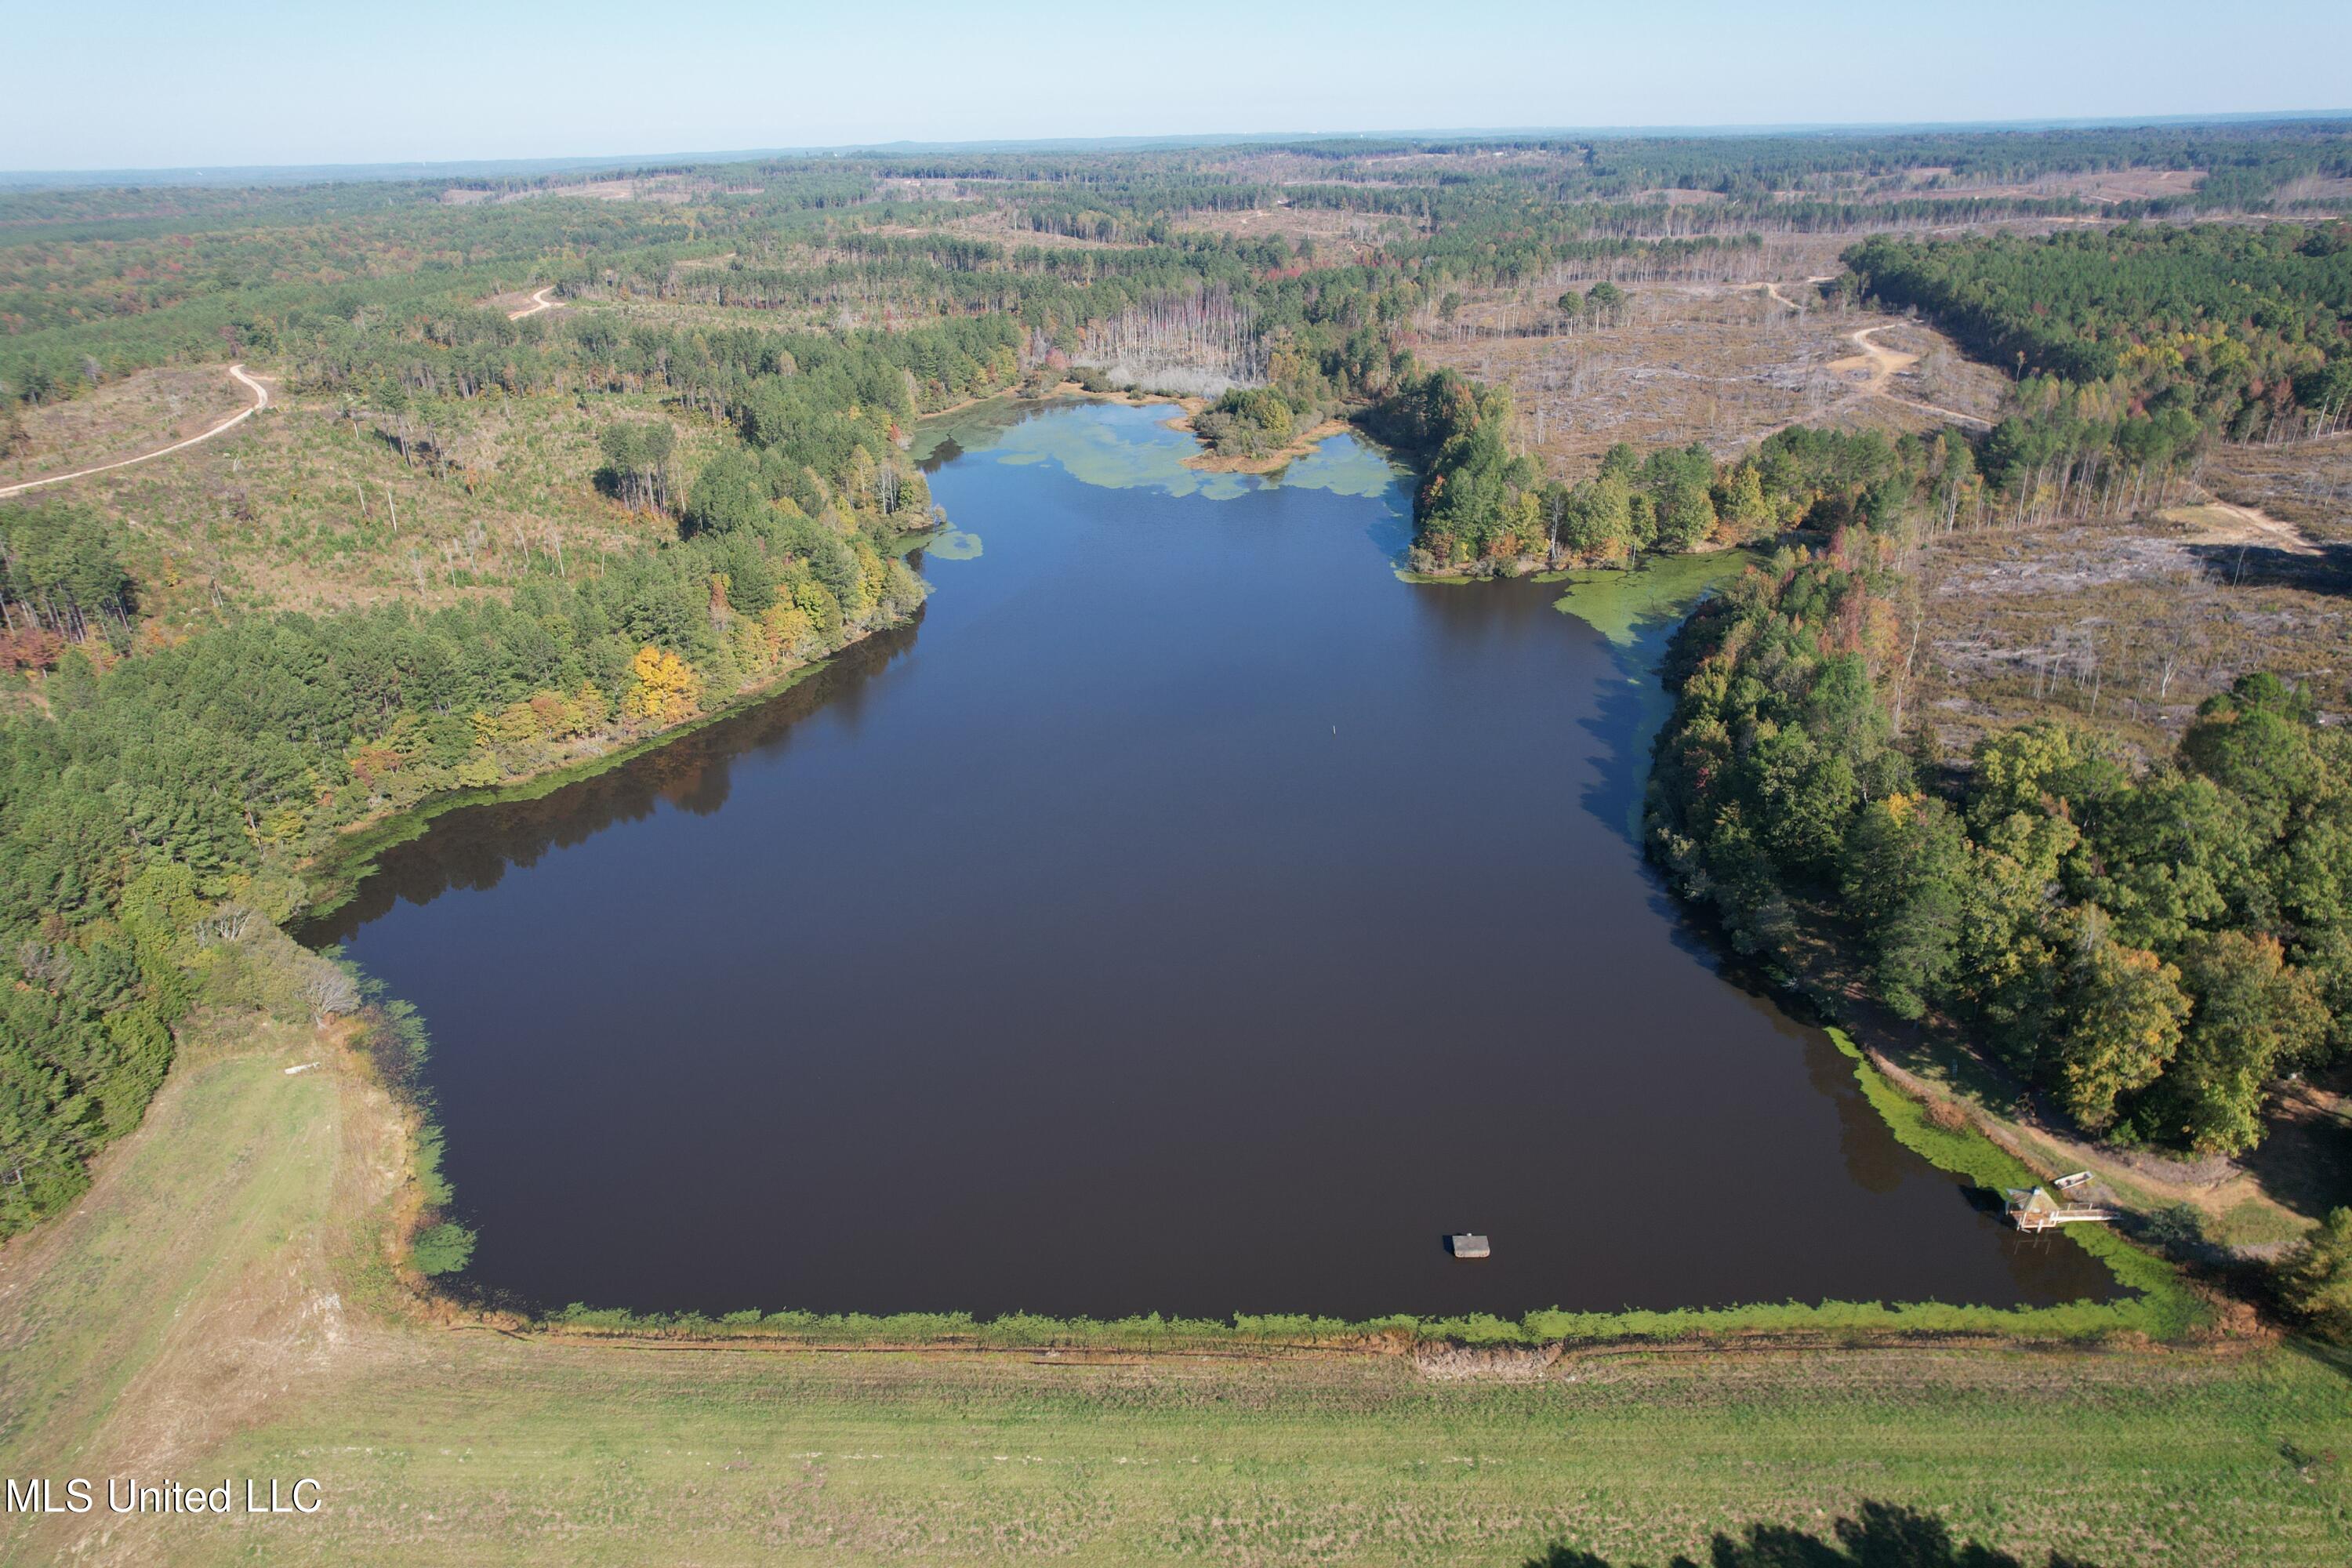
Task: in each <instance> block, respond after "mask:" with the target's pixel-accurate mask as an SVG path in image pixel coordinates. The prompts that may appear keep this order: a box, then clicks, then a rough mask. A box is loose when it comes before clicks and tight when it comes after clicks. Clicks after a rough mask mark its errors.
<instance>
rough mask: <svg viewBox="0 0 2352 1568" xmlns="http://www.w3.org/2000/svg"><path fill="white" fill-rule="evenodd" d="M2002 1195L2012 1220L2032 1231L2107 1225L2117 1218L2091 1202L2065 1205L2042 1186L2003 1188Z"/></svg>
mask: <svg viewBox="0 0 2352 1568" xmlns="http://www.w3.org/2000/svg"><path fill="white" fill-rule="evenodd" d="M2086 1180H2087V1178H2078V1179H2076V1180H2074V1182H2072V1183H2071V1184H2068V1185H2071V1186H2075V1187H2079V1186H2082V1185H2083V1184H2084V1181H2086ZM2001 1195H2002V1197H2003V1198H2004V1199H2005V1200H2006V1201H2005V1203H2004V1204H2003V1205H2002V1210H2001V1212H2002V1213H2003V1214H2004V1215H2007V1216H2008V1218H2009V1223H2010V1224H2011V1225H2013V1226H2016V1227H2017V1228H2018V1229H2020V1230H2021V1231H2025V1232H2028V1233H2029V1234H2031V1233H2032V1232H2036V1231H2044V1230H2055V1229H2057V1228H2058V1227H2059V1226H2062V1225H2100V1224H2105V1223H2108V1222H2111V1221H2112V1220H2114V1218H2115V1217H2116V1213H2115V1210H2113V1209H2103V1208H2099V1207H2097V1206H2096V1205H2092V1204H2062V1203H2060V1202H2059V1201H2058V1200H2057V1199H2055V1198H2053V1197H2052V1196H2051V1195H2050V1194H2048V1193H2046V1192H2044V1191H2042V1189H2041V1188H2040V1187H2034V1188H2032V1189H2031V1190H2026V1189H2021V1188H2018V1187H2004V1188H2003V1189H2001Z"/></svg>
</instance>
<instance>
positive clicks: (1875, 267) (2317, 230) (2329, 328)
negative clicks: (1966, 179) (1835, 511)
mask: <svg viewBox="0 0 2352 1568" xmlns="http://www.w3.org/2000/svg"><path fill="white" fill-rule="evenodd" d="M1845 259H1846V264H1847V266H1848V267H1850V268H1852V269H1853V272H1854V273H1855V274H1856V275H1857V277H1858V278H1859V279H1860V281H1861V283H1862V286H1863V287H1864V289H1866V290H1867V291H1868V292H1870V293H1871V294H1873V295H1874V296H1876V297H1877V299H1878V300H1880V301H1881V302H1883V303H1885V304H1886V305H1889V306H1893V307H1895V308H1897V309H1900V308H1903V307H1906V306H1916V308H1918V309H1919V310H1923V311H1925V312H1927V314H1929V315H1931V316H1933V317H1934V318H1936V320H1937V321H1938V322H1939V323H1940V324H1941V325H1943V326H1944V327H1945V329H1946V330H1947V331H1950V332H1951V333H1952V334H1953V335H1954V336H1955V337H1957V338H1958V339H1959V341H1960V342H1961V343H1962V344H1963V345H1964V346H1966V347H1967V348H1968V349H1969V351H1970V352H1971V353H1974V354H1976V355H1978V356H1979V357H1980V358H1983V359H1987V360H1990V361H1991V362H1992V363H1995V364H1999V365H2001V366H2003V367H2004V368H2009V369H2013V370H2016V371H2018V372H2019V373H2021V376H2023V377H2024V380H2023V384H2021V386H2020V388H2019V395H2018V401H2019V403H2020V405H2021V416H2020V417H2019V418H2017V419H2014V420H2011V421H2010V422H2008V423H2007V424H2005V425H2004V426H2003V427H2002V428H2001V429H2000V430H1998V431H1996V432H1995V436H1994V440H1993V447H1995V448H1996V450H1997V451H1998V452H1999V453H2000V456H1999V457H1996V458H1993V459H1992V460H1991V461H1990V462H1989V464H1988V466H1989V467H1990V468H1995V469H1996V470H1998V471H2002V472H2004V473H2005V472H2006V471H2007V469H2008V468H2010V467H2011V466H2016V467H2026V466H2031V465H2032V464H2034V463H2035V462H2038V461H2042V460H2046V457H2047V454H2042V453H2036V452H2034V451H2032V449H2031V448H2032V447H2033V446H2034V445H2035V444H2037V443H2040V444H2043V445H2048V444H2050V443H2051V442H2052V441H2053V440H2054V441H2055V442H2056V443H2057V444H2058V445H2059V446H2062V447H2074V448H2084V447H2086V446H2087V445H2088V444H2089V443H2091V442H2094V441H2095V442H2096V443H2097V444H2098V445H2100V446H2110V445H2111V446H2112V447H2115V448H2116V449H2117V450H2118V451H2120V452H2122V453H2123V454H2125V455H2126V457H2127V458H2131V459H2134V460H2137V459H2138V458H2141V457H2143V456H2146V455H2151V454H2154V453H2158V452H2163V453H2169V452H2171V451H2175V450H2180V449H2185V448H2186V447H2188V446H2189V445H2190V444H2191V443H2192V442H2193V441H2194V440H2196V439H2197V438H2198V437H2200V436H2201V435H2203V434H2205V433H2207V432H2215V433H2219V434H2221V435H2222V436H2224V437H2228V438H2230V439H2232V440H2243V439H2247V438H2249V437H2256V436H2261V435H2263V434H2267V433H2269V432H2270V431H2271V430H2272V429H2273V426H2281V425H2284V424H2286V423H2287V422H2289V421H2290V420H2293V419H2295V418H2296V416H2314V415H2317V416H2326V415H2329V414H2334V413H2337V412H2339V411H2341V410H2342V409H2343V408H2344V407H2345V405H2346V404H2347V401H2352V338H2347V325H2352V225H2347V224H2345V223H2342V222H2336V223H2330V224H2325V225H2321V226H2305V225H2301V224H2272V225H2268V226H2263V227H2260V228H2250V227H2242V226H2222V225H2218V224H2217V225H2203V226H2198V227H2194V228H2166V227H2153V226H2136V225H2135V226H2126V227H2123V228H2121V229H2116V230H2113V231H2105V232H2086V233H2078V234H2056V235H2051V236H2049V237H2045V238H2038V239H2037V238H2028V237H2022V236H2019V235H2013V234H1996V235H1987V236H1975V237H1965V238H1960V239H1950V240H1933V239H1931V240H1917V239H1909V238H1895V237H1886V236H1879V237H1874V238H1871V239H1868V240H1865V241H1864V242H1863V243H1862V244H1860V245H1857V246H1855V247H1853V249H1852V250H1850V251H1848V252H1847V253H1846V258H1845ZM2085 426H2087V427H2088V428H2084V427H2085ZM2294 427H2295V428H2298V429H2299V428H2300V427H2301V426H2300V424H2299V423H2298V424H2297V425H2295V426H2294Z"/></svg>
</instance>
